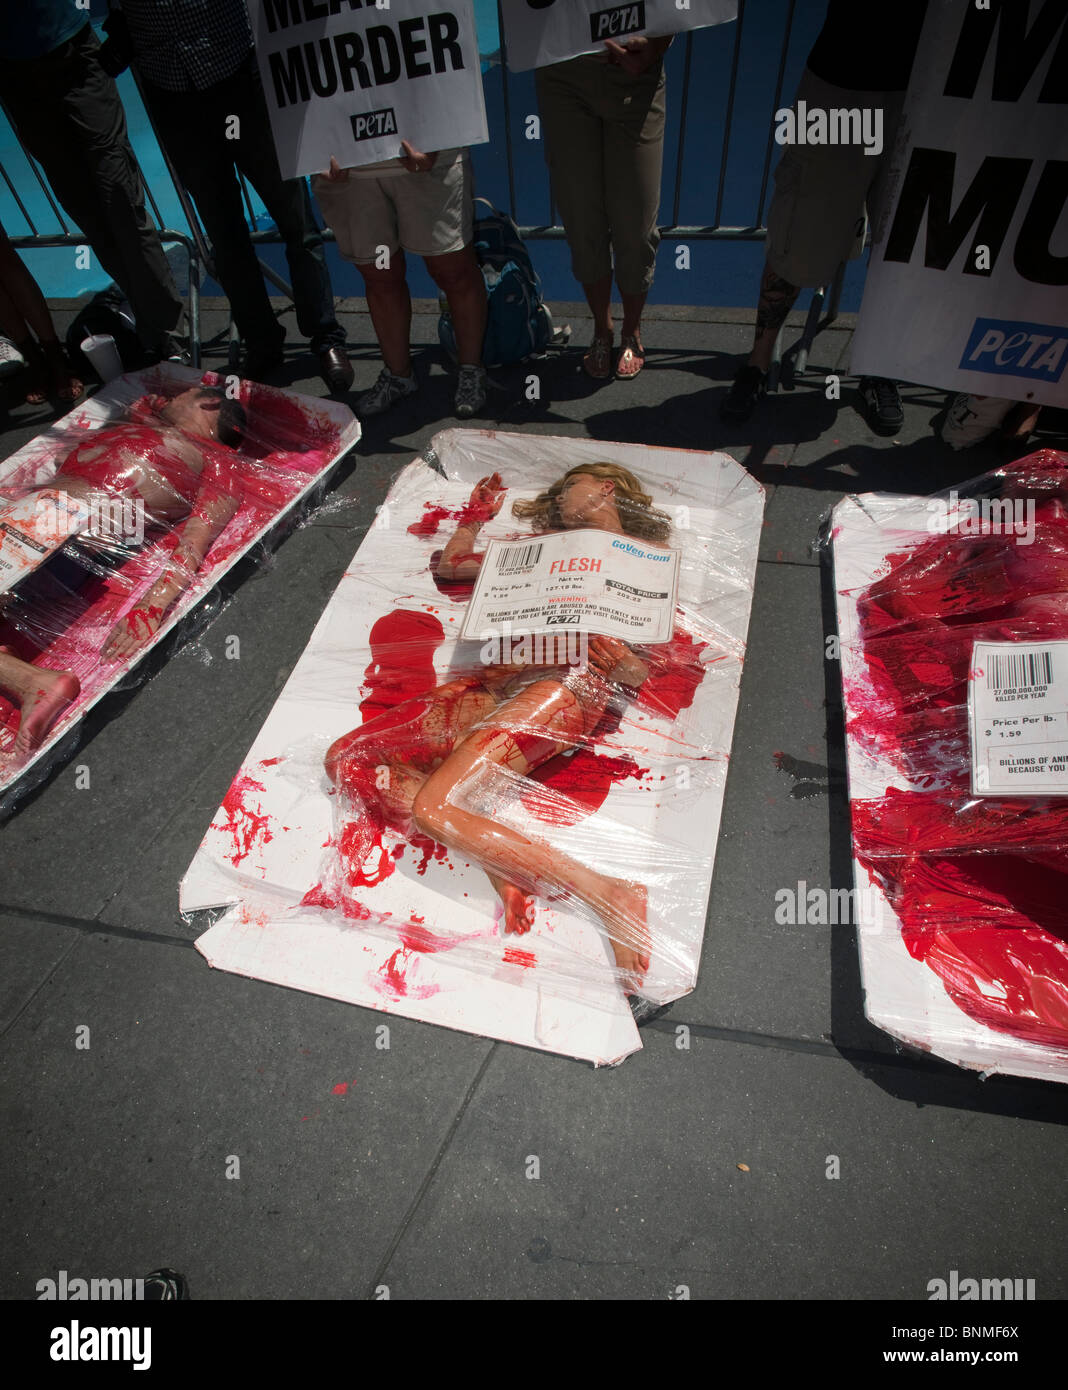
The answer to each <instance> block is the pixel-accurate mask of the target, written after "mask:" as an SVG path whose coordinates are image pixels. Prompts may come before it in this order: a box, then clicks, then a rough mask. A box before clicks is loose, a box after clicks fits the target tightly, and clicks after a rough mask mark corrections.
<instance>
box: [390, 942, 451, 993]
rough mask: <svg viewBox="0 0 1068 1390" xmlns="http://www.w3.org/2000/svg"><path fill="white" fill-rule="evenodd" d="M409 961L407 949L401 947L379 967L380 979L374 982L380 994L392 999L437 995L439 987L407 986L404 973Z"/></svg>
mask: <svg viewBox="0 0 1068 1390" xmlns="http://www.w3.org/2000/svg"><path fill="white" fill-rule="evenodd" d="M410 959H411V957H410V955H409V953H408V950H407V948H406V947H404V946H401V947H400V948H399V949H398V950H396V951H394V952H393V954H392V955H391V956H390V957H389V959H388V960H387V961H386V962H385V963H384V964H383V965H382V966H381V967H380V969H379V970H378V975H379V976H380V979H379V980H378V981H376V982H375V987H376V988H377V989H378V991H379V993H380V994H388V995H391V996H392V997H393V998H394V999H429V998H431V996H432V995H435V994H437V993H438V991H439V989H440V988H441V987H440V985H409V983H408V981H407V979H406V978H405V974H404V972H405V970H406V969H407V967H408V962H409V961H410Z"/></svg>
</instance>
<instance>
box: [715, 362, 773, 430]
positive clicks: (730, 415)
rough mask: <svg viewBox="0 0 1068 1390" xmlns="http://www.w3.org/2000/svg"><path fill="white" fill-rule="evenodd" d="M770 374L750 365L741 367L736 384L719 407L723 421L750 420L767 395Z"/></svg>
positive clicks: (735, 379)
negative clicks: (759, 403) (758, 404)
mask: <svg viewBox="0 0 1068 1390" xmlns="http://www.w3.org/2000/svg"><path fill="white" fill-rule="evenodd" d="M767 391H768V374H767V372H762V371H761V370H760V368H759V367H750V366H749V365H748V364H747V365H746V366H744V367H739V368H738V371H737V373H736V375H735V378H734V384H733V385H732V386H731V389H730V390H729V391H728V392H727V394H726V395H725V396H724V397H723V400H722V401H721V402H720V406H719V418H720V419H721V420H748V419H749V417H750V415H752V413H753V411H754V410H755V409H756V406H757V403H758V402H759V401H760V400H761V399H762V397H764V396H766V395H767Z"/></svg>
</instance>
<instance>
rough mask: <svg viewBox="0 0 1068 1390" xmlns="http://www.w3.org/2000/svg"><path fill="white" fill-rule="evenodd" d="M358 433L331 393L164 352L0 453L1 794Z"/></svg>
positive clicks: (42, 760)
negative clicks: (303, 390)
mask: <svg viewBox="0 0 1068 1390" xmlns="http://www.w3.org/2000/svg"><path fill="white" fill-rule="evenodd" d="M358 438H359V426H358V424H357V423H356V421H355V419H354V417H353V416H352V414H351V412H350V411H349V410H347V409H346V407H344V406H341V405H338V404H336V403H334V402H329V401H315V400H312V399H310V398H308V397H304V396H300V395H298V394H297V393H295V392H290V391H279V390H275V389H273V388H270V387H266V386H260V385H257V384H255V383H250V382H244V381H240V380H239V379H238V378H236V377H231V378H226V379H220V378H218V377H216V376H214V375H213V374H212V373H205V374H203V375H202V374H201V373H199V372H196V371H192V370H190V369H189V368H184V367H180V366H177V365H174V364H171V363H164V364H162V365H161V366H159V367H155V368H152V369H150V370H148V371H144V372H137V373H131V374H130V375H128V376H125V377H122V378H121V379H120V380H118V381H115V382H112V383H110V384H109V385H108V386H107V387H106V388H105V389H104V390H103V391H101V392H100V393H99V394H97V395H96V396H94V397H93V398H92V399H91V400H90V401H89V402H88V403H87V404H86V405H84V406H81V407H79V408H78V409H76V410H74V411H72V412H71V413H70V414H69V415H67V416H66V417H65V418H64V419H62V420H61V421H59V422H58V423H57V424H56V425H54V426H53V427H52V428H51V429H50V430H48V431H47V432H46V433H44V434H42V435H39V436H38V437H37V438H36V439H34V440H32V441H31V442H30V443H29V444H27V445H26V446H25V447H24V448H22V449H20V450H19V451H18V452H17V453H16V454H13V455H12V456H11V457H10V458H8V459H6V460H5V461H4V462H3V463H2V464H0V792H2V791H4V790H5V789H7V788H8V787H10V786H11V785H12V783H14V782H15V781H16V780H17V779H20V778H22V777H23V776H24V774H25V773H26V772H27V771H28V769H29V768H30V767H31V766H34V765H37V767H38V771H40V770H41V768H42V766H44V765H46V755H47V754H48V751H49V749H51V748H53V747H55V745H56V744H57V743H58V742H59V740H60V739H62V738H63V737H64V735H65V734H66V733H67V731H68V730H69V729H70V728H71V727H72V726H73V725H74V724H75V723H76V722H77V721H78V720H79V719H80V718H81V717H82V715H84V714H85V712H86V711H87V710H88V709H89V708H90V707H91V706H92V705H93V704H95V703H96V701H97V700H98V699H100V697H101V696H102V695H103V694H105V693H106V692H107V691H108V690H109V689H111V688H112V687H113V686H114V685H115V684H116V683H117V682H118V681H119V680H121V679H123V678H124V677H125V676H126V675H127V673H128V672H129V671H130V669H131V667H133V666H134V665H135V664H136V663H137V662H138V661H139V660H140V659H141V657H142V656H143V655H144V654H145V652H146V651H148V650H149V649H150V648H151V647H152V646H154V645H155V644H156V643H157V642H158V641H160V640H161V639H162V638H163V637H164V636H165V635H166V634H167V632H169V631H170V629H171V628H172V627H173V626H174V625H175V623H177V622H178V621H179V620H180V618H181V617H182V616H183V615H184V614H185V613H187V612H188V611H189V610H190V609H191V608H192V607H193V606H195V605H196V604H197V603H198V602H199V601H200V600H201V599H202V598H203V596H204V595H205V594H206V593H207V592H208V591H209V590H210V589H211V587H212V586H213V585H214V584H215V583H216V581H217V580H218V579H219V578H220V577H221V575H222V574H224V573H225V572H226V571H227V570H228V569H229V568H230V567H231V566H232V565H233V564H234V563H235V562H236V561H237V560H238V559H240V558H241V557H242V556H243V555H244V554H245V553H246V552H247V551H248V550H249V549H250V547H251V546H252V545H254V544H255V542H256V541H258V540H259V539H260V538H261V537H262V536H263V535H264V534H265V533H266V532H267V531H268V530H269V529H270V528H271V527H272V526H273V525H274V524H275V523H276V522H277V521H278V519H279V518H280V517H281V516H282V515H283V514H285V513H286V512H288V511H290V509H291V508H293V507H294V506H295V504H296V503H297V502H298V501H299V500H300V499H301V498H302V497H304V496H306V495H307V494H308V493H309V491H310V490H311V489H312V488H313V487H314V485H315V484H316V483H317V482H318V481H319V480H320V479H321V478H322V477H324V476H325V474H326V473H327V472H328V471H329V469H330V468H331V466H332V465H333V463H334V462H335V461H336V460H337V459H338V458H339V457H340V456H341V454H343V453H344V452H345V451H346V450H347V449H348V448H349V447H350V446H351V445H352V444H353V443H355V441H356V440H357V439H358Z"/></svg>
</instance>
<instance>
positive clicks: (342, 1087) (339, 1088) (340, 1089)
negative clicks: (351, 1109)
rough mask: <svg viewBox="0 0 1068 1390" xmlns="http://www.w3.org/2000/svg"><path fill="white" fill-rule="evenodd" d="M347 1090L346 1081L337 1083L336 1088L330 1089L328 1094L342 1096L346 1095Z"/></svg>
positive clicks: (347, 1084)
mask: <svg viewBox="0 0 1068 1390" xmlns="http://www.w3.org/2000/svg"><path fill="white" fill-rule="evenodd" d="M348 1089H349V1083H348V1082H347V1081H339V1082H338V1083H337V1085H336V1086H334V1087H332V1088H331V1092H330V1094H331V1095H335V1096H343V1095H346V1094H347V1092H348Z"/></svg>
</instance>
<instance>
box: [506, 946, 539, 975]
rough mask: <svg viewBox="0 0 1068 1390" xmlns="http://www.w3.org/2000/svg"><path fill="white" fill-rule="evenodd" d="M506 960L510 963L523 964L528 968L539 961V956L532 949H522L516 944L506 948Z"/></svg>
mask: <svg viewBox="0 0 1068 1390" xmlns="http://www.w3.org/2000/svg"><path fill="white" fill-rule="evenodd" d="M504 960H505V962H506V964H508V965H521V966H523V968H524V969H526V970H529V969H530V968H531V966H532V965H537V963H538V961H537V957H536V956H535V955H534V953H533V952H532V951H520V950H518V949H517V948H516V947H515V946H508V947H506V948H505V952H504Z"/></svg>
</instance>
